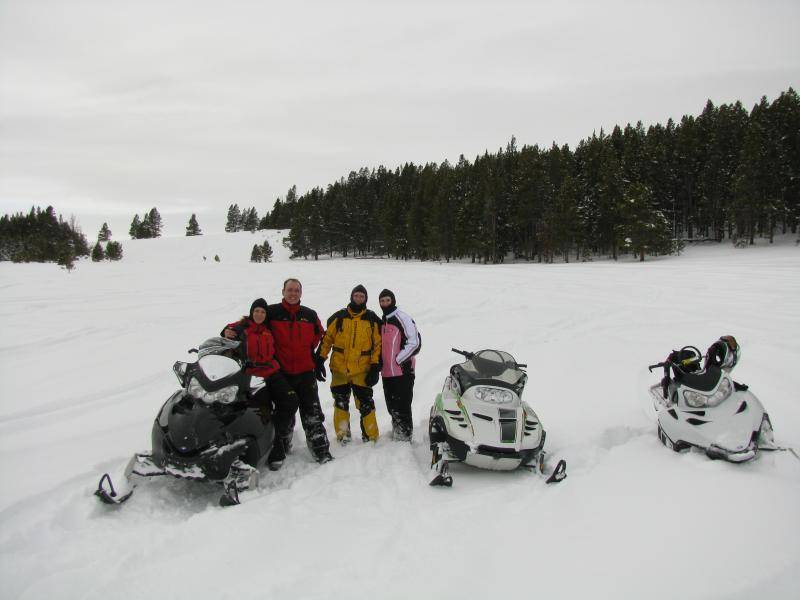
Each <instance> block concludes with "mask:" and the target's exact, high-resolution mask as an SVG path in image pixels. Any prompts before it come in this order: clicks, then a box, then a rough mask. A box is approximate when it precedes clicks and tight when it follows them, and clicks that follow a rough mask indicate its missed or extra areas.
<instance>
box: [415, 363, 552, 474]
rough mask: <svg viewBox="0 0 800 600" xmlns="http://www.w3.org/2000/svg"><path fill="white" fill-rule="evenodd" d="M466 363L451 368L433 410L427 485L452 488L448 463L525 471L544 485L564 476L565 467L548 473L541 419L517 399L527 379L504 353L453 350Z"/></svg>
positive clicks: (521, 370)
mask: <svg viewBox="0 0 800 600" xmlns="http://www.w3.org/2000/svg"><path fill="white" fill-rule="evenodd" d="M452 350H453V352H455V353H457V354H460V355H462V356H464V357H465V358H466V359H467V360H466V361H465V362H462V363H459V364H455V365H453V366H452V367H450V374H449V375H448V376H447V377H446V378H445V380H444V387H443V388H442V392H441V393H440V394H438V395H437V396H436V402H435V403H434V405H433V407H432V408H431V415H430V421H429V422H428V432H429V435H430V444H431V452H432V457H431V468H432V469H434V471H435V474H434V476H433V478H432V480H431V482H430V484H431V485H441V486H448V487H449V486H451V485H452V484H453V477H452V475H451V474H450V469H449V466H448V465H449V463H450V462H464V463H466V464H468V465H472V466H474V467H478V468H481V469H490V470H494V471H510V470H512V469H516V468H517V467H528V468H531V469H534V470H535V471H537V472H538V473H541V474H544V475H545V476H546V477H547V483H555V482H559V481H562V480H563V479H564V478H565V477H566V476H567V463H566V461H564V460H559V461H558V462H557V464H556V467H555V468H554V469H552V470H550V469H549V467H548V460H547V455H546V453H545V451H544V442H545V437H546V434H545V431H544V429H543V428H542V424H541V422H540V421H539V417H538V416H537V415H536V413H535V412H534V411H533V409H532V408H531V407H530V405H528V403H526V402H523V401H522V399H521V396H522V391H523V389H524V388H525V382H526V381H527V380H528V376H527V374H526V373H525V371H524V370H523V369H524V368H525V367H526V366H527V365H524V364H520V363H518V362H517V361H516V359H515V358H514V357H513V356H511V355H510V354H509V353H508V352H503V351H502V350H480V351H479V352H467V351H464V350H457V349H455V348H453V349H452Z"/></svg>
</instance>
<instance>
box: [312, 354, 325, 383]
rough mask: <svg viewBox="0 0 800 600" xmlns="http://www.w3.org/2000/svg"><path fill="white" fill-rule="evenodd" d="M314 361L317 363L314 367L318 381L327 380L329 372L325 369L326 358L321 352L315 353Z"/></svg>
mask: <svg viewBox="0 0 800 600" xmlns="http://www.w3.org/2000/svg"><path fill="white" fill-rule="evenodd" d="M314 362H315V363H316V366H315V367H314V376H315V377H316V378H317V381H325V377H326V376H327V375H328V372H327V371H326V370H325V359H324V358H322V357H321V356H320V355H319V354H316V355H314Z"/></svg>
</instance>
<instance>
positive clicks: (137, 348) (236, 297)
mask: <svg viewBox="0 0 800 600" xmlns="http://www.w3.org/2000/svg"><path fill="white" fill-rule="evenodd" d="M265 236H266V237H268V239H269V240H270V244H271V245H272V247H273V250H274V251H275V257H274V259H273V260H274V262H273V263H270V264H251V263H249V262H248V259H249V255H250V249H251V248H252V245H253V244H254V243H261V242H262V241H263V240H264V239H265ZM281 237H282V234H279V233H277V232H258V233H256V234H250V233H238V234H220V235H208V236H201V237H196V238H161V239H157V240H137V241H127V242H123V246H124V252H125V258H124V259H123V261H122V262H120V263H116V264H115V263H98V264H94V263H91V262H88V261H82V262H80V263H79V264H78V267H77V269H76V270H75V271H74V272H72V273H66V272H65V271H63V270H60V269H58V268H57V267H56V266H54V265H11V264H8V263H0V330H2V331H3V332H4V335H3V336H2V339H0V475H2V479H3V481H4V485H3V487H2V491H0V580H2V581H3V582H4V584H3V586H2V588H1V589H0V597H2V598H6V597H7V598H25V599H33V598H45V597H47V598H52V597H61V598H101V597H102V598H107V597H114V598H142V597H148V596H157V597H161V598H185V597H196V598H236V599H237V600H239V599H242V598H295V597H296V598H334V597H335V598H341V597H343V596H344V597H347V598H367V597H370V598H374V597H380V598H408V597H418V598H434V597H435V598H459V599H461V600H463V599H470V598H486V597H490V596H491V597H494V596H497V595H500V594H517V595H521V596H522V597H534V596H541V597H551V598H566V597H592V598H640V597H649V598H674V597H682V598H744V597H748V596H752V595H753V594H754V593H756V594H757V595H763V596H764V597H770V598H796V597H797V596H798V595H800V584H798V581H797V578H796V575H795V574H796V572H797V569H798V567H800V539H798V536H797V531H798V530H800V517H798V511H797V506H798V504H800V461H797V460H795V459H793V458H792V457H791V456H789V455H787V454H786V453H775V454H766V453H763V454H762V455H761V456H760V457H759V458H758V460H756V461H755V462H753V463H751V464H745V465H731V464H727V463H721V462H718V461H717V462H712V461H709V460H708V459H707V458H705V457H704V456H703V455H700V454H697V453H688V454H676V453H673V452H670V451H668V450H667V449H666V448H664V447H663V446H661V444H660V443H659V441H658V439H657V438H656V435H655V426H654V424H653V423H652V422H651V421H649V420H648V418H647V416H646V414H645V411H643V410H642V407H643V405H644V403H646V401H647V391H646V388H647V386H648V385H650V384H652V383H655V382H657V381H658V378H659V377H660V374H655V373H654V374H649V373H647V370H646V366H647V365H648V364H652V363H655V362H658V361H659V360H662V359H663V358H664V356H666V354H667V353H668V352H669V350H670V349H672V348H675V347H678V346H681V345H685V344H694V345H696V346H698V347H699V348H700V349H701V350H703V351H704V350H705V348H706V347H707V346H708V345H709V344H710V343H711V342H712V341H714V340H715V339H717V338H718V337H719V336H720V335H722V334H728V333H730V334H733V335H735V336H736V337H737V339H738V340H739V341H740V343H741V344H742V346H743V358H742V361H741V363H740V365H739V366H738V367H737V368H736V371H735V372H734V376H735V378H736V379H737V380H739V381H743V382H745V383H747V384H749V385H750V386H751V389H752V390H753V392H754V393H755V394H756V395H757V396H758V397H759V398H760V399H761V400H762V402H763V403H764V405H765V407H766V409H767V411H768V412H769V414H770V416H771V418H772V422H773V425H774V427H775V432H776V439H777V440H778V441H779V442H780V443H782V444H784V445H792V446H800V403H798V392H797V390H798V389H800V374H798V370H797V367H796V365H797V364H798V361H799V360H800V341H799V340H798V335H797V334H798V333H800V308H798V303H797V298H798V297H800V277H798V275H800V251H799V250H798V249H797V248H796V247H795V246H794V245H793V240H779V242H778V244H777V245H775V246H773V247H768V246H767V245H762V246H757V247H754V248H748V249H746V250H735V249H733V248H731V247H730V246H728V245H721V246H716V245H714V246H705V247H696V248H689V249H688V250H687V251H686V252H685V253H684V254H683V255H682V256H680V257H671V258H663V259H659V260H653V261H647V262H645V263H643V264H642V263H638V262H635V261H631V260H625V261H620V262H618V263H613V262H611V261H596V262H592V263H581V264H556V265H537V264H505V265H496V266H484V265H471V264H462V263H452V264H439V263H418V262H407V263H406V262H398V261H393V260H379V259H376V260H361V259H344V260H342V259H337V260H329V259H324V260H320V261H316V262H315V261H303V260H295V261H291V262H290V261H288V251H286V249H285V248H283V247H282V246H281V244H280V238H281ZM214 254H219V255H220V257H221V262H220V263H216V262H214V261H213V256H214ZM203 255H205V256H206V257H207V260H206V261H203V259H202V257H203ZM287 277H298V278H299V279H300V280H301V281H303V283H304V296H303V302H304V304H307V305H308V306H311V307H312V308H314V309H315V310H317V312H318V313H319V314H320V317H321V318H322V320H323V321H324V320H325V319H326V318H327V316H328V315H330V314H332V313H333V312H334V311H335V310H337V309H338V308H341V307H342V306H344V305H345V304H346V302H347V300H348V297H349V292H350V289H351V288H352V287H353V286H354V285H356V284H357V283H363V284H364V285H365V286H366V287H367V289H368V290H369V292H370V299H369V306H370V307H371V308H373V310H376V311H378V307H377V294H378V292H379V291H380V290H381V289H383V288H384V287H388V288H390V289H392V290H394V292H395V293H396V294H397V299H398V305H399V306H400V307H401V308H403V309H404V310H406V311H407V312H409V314H411V316H412V317H413V318H414V319H415V321H416V322H417V324H418V325H419V327H420V329H421V331H422V336H423V348H422V352H421V354H420V355H419V357H418V370H417V381H416V387H415V401H414V416H415V423H416V429H415V435H414V444H413V445H408V444H401V443H394V442H392V441H391V440H390V439H389V438H388V436H387V437H382V438H381V439H380V440H379V441H378V443H377V444H376V445H375V446H374V447H373V446H372V445H369V444H367V445H364V444H362V443H360V442H359V441H354V442H353V443H352V444H351V445H350V446H347V447H344V448H342V447H339V446H338V445H337V444H335V443H334V444H333V446H332V448H331V451H332V453H333V454H334V456H335V457H336V460H334V461H333V462H331V463H329V464H326V465H323V466H318V465H317V464H316V463H314V462H313V461H312V460H311V457H310V455H309V453H308V451H307V450H306V448H305V441H304V436H303V432H302V429H301V428H300V426H299V422H298V426H297V428H296V430H295V447H294V450H293V453H292V454H291V455H290V456H289V459H288V460H287V462H286V464H285V466H284V469H283V470H281V471H279V472H277V473H271V472H267V471H264V472H262V474H261V475H262V477H261V488H260V489H259V490H258V491H257V492H254V493H253V494H251V496H250V497H249V498H248V501H247V502H246V503H245V504H243V505H242V506H240V507H236V508H233V509H221V508H219V507H217V506H216V501H217V498H218V496H219V490H218V489H217V488H216V487H215V486H212V485H204V484H191V483H188V482H183V481H178V480H173V479H166V478H162V479H156V480H152V481H147V482H144V483H143V484H141V485H140V486H139V487H138V488H137V491H136V493H135V494H134V496H133V497H132V499H131V500H130V501H129V502H128V503H126V504H125V505H123V506H121V507H116V508H114V507H112V508H109V507H106V506H101V505H100V504H99V503H98V502H96V501H95V499H94V498H93V497H92V495H91V494H92V491H93V489H94V487H95V486H96V484H97V480H98V479H99V476H100V474H102V473H103V472H104V471H106V470H109V469H113V468H116V467H117V466H118V465H119V464H122V463H124V462H125V461H127V459H128V458H129V457H130V455H131V454H132V453H133V452H134V451H136V450H144V449H147V448H148V445H149V436H150V428H151V425H152V420H153V418H154V417H155V415H156V411H157V410H158V408H159V407H160V405H161V404H162V403H163V401H164V400H165V399H166V398H167V397H168V395H169V394H170V393H171V392H172V391H174V389H175V388H176V383H177V382H176V380H175V378H174V376H173V375H172V372H171V366H172V364H173V363H174V362H175V361H176V360H185V359H186V358H187V355H186V350H187V349H188V348H190V347H193V346H196V345H197V344H198V343H199V342H201V341H202V340H203V339H205V338H206V337H209V336H211V335H215V334H217V333H218V332H219V330H220V329H221V327H222V326H223V325H224V324H225V323H227V322H230V321H232V320H234V319H236V318H238V317H239V316H240V315H241V314H244V313H245V312H246V311H247V309H248V307H249V306H250V302H251V301H252V300H253V299H254V298H256V297H259V296H264V297H265V298H266V299H267V300H268V301H269V302H277V301H278V300H279V298H280V295H279V294H280V288H281V284H282V282H283V280H284V279H286V278H287ZM451 347H457V348H465V349H471V350H475V349H479V348H483V347H497V348H500V349H503V350H507V351H509V352H510V353H511V354H513V355H514V356H515V357H516V358H517V360H519V361H521V362H525V363H527V364H528V365H529V367H528V373H529V377H530V379H529V383H528V386H527V389H526V391H525V395H524V398H525V399H526V400H527V401H528V402H529V403H530V404H531V405H532V406H533V408H534V409H535V410H536V412H537V414H538V415H539V417H540V418H541V419H542V423H543V425H544V427H545V430H546V431H547V443H546V448H547V449H548V450H549V451H550V452H551V453H552V454H553V455H555V456H557V457H564V458H566V460H567V462H568V473H569V476H568V478H567V480H566V481H565V482H564V483H562V484H559V485H557V486H546V485H545V484H544V482H543V480H541V479H540V478H538V477H537V476H535V475H533V474H531V473H529V472H526V471H516V472H511V473H502V472H500V473H494V472H486V471H478V470H475V469H472V468H470V467H466V466H463V465H453V466H452V474H453V476H454V486H453V488H452V489H449V490H448V489H434V488H430V487H429V486H428V485H427V481H428V477H429V471H428V465H429V460H430V453H429V451H428V448H427V435H426V431H427V415H428V411H429V409H430V406H431V404H432V402H433V399H434V397H435V395H436V393H438V392H439V391H440V389H441V385H442V381H443V379H444V376H445V375H446V373H447V371H448V368H449V366H450V365H451V364H453V363H455V362H457V361H458V360H460V357H458V356H457V355H455V354H453V353H451V352H450V351H449V350H450V348H451ZM375 390H376V391H375V397H376V406H377V412H378V422H379V426H380V428H381V432H382V433H387V432H388V431H389V430H390V420H389V417H388V415H387V413H386V406H385V403H384V401H383V392H382V388H381V386H380V385H378V386H376V388H375ZM320 396H321V399H322V404H323V409H324V411H325V414H326V417H327V421H326V425H327V427H328V433H329V437H331V438H333V437H334V436H333V434H332V401H331V396H330V392H329V388H328V384H327V383H325V384H322V385H321V386H320ZM356 415H357V412H356V411H355V410H353V411H352V417H351V423H352V426H353V428H354V431H357V421H356ZM754 565H755V566H754Z"/></svg>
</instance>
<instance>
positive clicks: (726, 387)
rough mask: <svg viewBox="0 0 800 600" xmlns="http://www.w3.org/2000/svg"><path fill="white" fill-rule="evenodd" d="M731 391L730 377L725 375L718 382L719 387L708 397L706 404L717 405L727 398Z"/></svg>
mask: <svg viewBox="0 0 800 600" xmlns="http://www.w3.org/2000/svg"><path fill="white" fill-rule="evenodd" d="M731 392H733V386H732V385H731V382H730V379H728V378H727V377H726V378H725V379H723V380H722V383H720V384H719V388H717V391H716V392H714V393H713V394H712V395H711V396H709V398H708V405H709V406H718V405H719V404H721V403H722V402H724V401H725V400H727V399H728V396H730V395H731Z"/></svg>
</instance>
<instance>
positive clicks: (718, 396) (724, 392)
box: [683, 378, 733, 408]
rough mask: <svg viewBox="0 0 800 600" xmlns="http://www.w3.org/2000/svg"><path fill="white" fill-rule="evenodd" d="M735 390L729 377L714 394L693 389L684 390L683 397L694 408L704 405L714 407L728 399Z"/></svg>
mask: <svg viewBox="0 0 800 600" xmlns="http://www.w3.org/2000/svg"><path fill="white" fill-rule="evenodd" d="M731 392H733V386H731V382H730V380H729V379H728V378H724V379H723V380H722V382H721V383H720V384H719V388H718V389H717V391H716V392H714V393H713V394H701V393H699V392H694V391H691V390H684V392H683V399H684V400H686V404H688V405H689V406H691V407H692V408H701V407H703V406H707V407H713V406H719V405H720V404H722V402H724V401H725V400H727V398H728V396H730V395H731Z"/></svg>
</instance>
